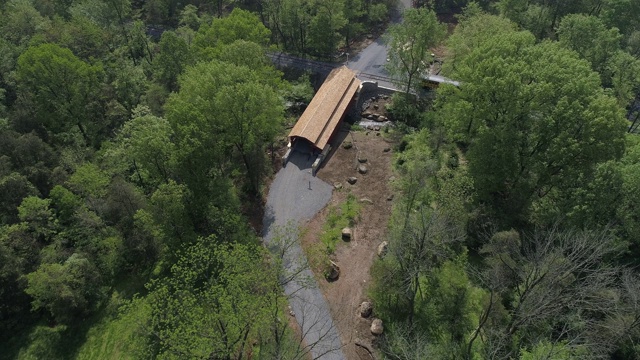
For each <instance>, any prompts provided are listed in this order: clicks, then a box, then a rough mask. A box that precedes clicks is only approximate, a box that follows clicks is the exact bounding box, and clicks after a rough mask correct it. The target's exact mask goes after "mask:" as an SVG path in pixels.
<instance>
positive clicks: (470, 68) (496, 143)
mask: <svg viewBox="0 0 640 360" xmlns="http://www.w3.org/2000/svg"><path fill="white" fill-rule="evenodd" d="M453 74H455V77H456V79H459V80H460V81H461V82H462V85H461V86H460V89H457V88H454V87H452V86H451V87H445V88H444V89H443V91H442V92H441V95H442V96H441V97H440V99H439V105H438V106H439V109H438V112H439V116H440V117H441V119H442V121H443V122H444V124H445V126H446V128H448V129H451V133H450V135H451V137H452V139H454V140H456V141H462V142H464V143H466V144H467V146H468V151H467V156H468V159H469V170H470V174H471V176H472V177H473V180H474V185H475V188H476V191H477V194H478V200H480V201H481V202H483V203H487V204H490V205H491V206H492V207H493V208H494V209H499V212H500V214H501V215H500V216H499V218H503V219H507V218H510V217H511V218H512V217H513V216H516V217H517V216H525V217H526V216H527V215H526V214H527V213H529V211H531V210H533V208H530V206H531V205H532V204H534V203H535V204H537V205H538V206H542V203H539V200H541V199H544V198H545V197H546V196H549V195H551V196H552V197H551V198H552V199H555V201H560V199H564V200H567V199H565V198H564V197H563V191H564V190H566V189H569V188H572V187H575V186H579V185H578V184H576V179H579V178H581V177H582V176H585V177H586V178H589V177H590V176H591V174H592V173H593V171H594V169H595V166H596V165H597V164H598V163H600V162H604V161H607V160H610V159H617V158H619V157H620V156H621V154H622V152H623V149H624V138H623V134H624V131H625V129H626V124H625V120H624V113H623V112H622V110H621V109H620V108H619V107H618V106H617V104H616V101H615V99H613V98H612V97H611V96H608V95H607V94H605V92H604V91H603V90H602V88H601V87H600V81H599V77H598V75H597V74H596V73H594V72H592V70H591V69H590V66H589V64H588V63H587V62H586V61H580V60H579V59H578V58H577V57H576V55H575V53H573V52H571V51H568V50H565V49H563V48H562V47H561V46H560V45H559V44H557V43H552V42H543V43H540V44H536V43H535V39H534V37H533V36H532V35H531V34H530V33H528V32H511V33H505V34H498V35H496V36H491V37H489V38H487V39H486V40H485V41H484V42H481V43H480V44H479V45H478V46H477V47H475V48H474V49H472V50H471V51H470V52H469V53H468V54H467V55H464V56H463V58H462V59H461V61H460V62H459V63H458V64H457V65H456V70H455V71H454V72H453ZM555 201H552V203H554V204H555V205H554V206H555V207H556V209H557V207H558V206H559V204H557V203H556V202H555ZM563 206H568V205H567V204H564V205H562V206H560V207H561V208H562V207H563ZM543 208H545V206H543ZM512 219H513V218H512Z"/></svg>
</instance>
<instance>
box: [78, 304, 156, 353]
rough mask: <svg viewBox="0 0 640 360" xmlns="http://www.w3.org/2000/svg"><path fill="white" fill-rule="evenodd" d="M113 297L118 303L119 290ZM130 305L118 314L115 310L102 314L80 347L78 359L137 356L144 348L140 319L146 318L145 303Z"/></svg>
mask: <svg viewBox="0 0 640 360" xmlns="http://www.w3.org/2000/svg"><path fill="white" fill-rule="evenodd" d="M114 295H115V296H114V297H112V302H113V303H114V304H119V303H120V302H121V300H119V299H117V294H114ZM135 304H136V305H137V306H135V307H134V306H129V307H128V308H127V310H126V311H125V312H123V313H122V314H121V315H118V312H117V311H113V312H112V313H111V314H110V315H108V316H104V317H102V319H100V321H98V322H96V323H95V324H94V325H93V326H92V327H91V328H90V329H89V330H88V331H87V333H86V338H85V341H84V343H83V344H82V346H80V348H78V352H77V353H76V356H75V359H78V360H80V359H82V360H93V359H96V360H97V359H113V360H116V359H135V358H137V357H138V355H139V354H141V353H142V352H144V345H145V343H144V335H143V334H141V333H140V321H141V319H143V318H144V311H145V307H144V303H143V302H136V303H135Z"/></svg>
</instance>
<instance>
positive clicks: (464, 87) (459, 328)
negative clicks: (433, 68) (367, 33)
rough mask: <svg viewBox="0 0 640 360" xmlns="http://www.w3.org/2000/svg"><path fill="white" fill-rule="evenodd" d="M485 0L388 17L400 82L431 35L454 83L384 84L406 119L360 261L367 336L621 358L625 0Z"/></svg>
mask: <svg viewBox="0 0 640 360" xmlns="http://www.w3.org/2000/svg"><path fill="white" fill-rule="evenodd" d="M432 3H433V2H427V5H428V4H431V5H435V8H436V10H437V9H438V4H432ZM435 3H437V2H435ZM484 5H485V6H484V8H483V7H482V6H481V5H479V4H477V3H473V4H469V5H468V6H467V7H466V8H465V9H464V11H463V13H461V14H459V15H458V16H457V20H458V23H457V26H456V27H455V30H454V31H453V32H452V33H451V34H450V35H449V36H445V30H444V29H443V28H442V25H439V24H438V23H437V18H436V15H435V14H434V13H433V12H431V11H430V10H428V9H421V10H412V11H411V14H408V15H409V16H406V17H405V22H404V23H403V24H402V25H397V26H394V27H392V28H391V29H390V30H391V31H390V34H391V39H390V44H392V53H391V55H390V60H391V62H390V65H389V66H390V67H391V70H393V71H396V72H397V73H399V74H403V75H404V82H403V84H405V86H406V90H407V92H409V90H411V86H417V85H419V83H420V81H419V80H418V79H419V77H418V76H419V74H421V73H422V72H423V71H424V69H425V67H426V66H427V64H426V63H425V61H424V60H425V59H427V60H429V58H428V56H427V54H428V53H429V51H426V50H427V49H429V48H430V47H432V46H434V45H437V44H439V43H440V41H443V44H444V46H445V47H446V52H447V54H446V58H445V61H444V64H443V73H444V74H446V75H447V76H449V77H450V78H453V79H456V80H458V81H460V86H459V87H455V86H453V85H441V86H440V88H439V89H438V90H437V94H436V96H435V100H434V101H433V103H427V104H423V103H421V102H420V101H416V100H415V99H414V98H413V97H412V96H406V95H405V96H400V95H396V97H395V102H394V106H393V109H392V110H393V111H394V112H395V114H396V115H397V116H399V117H401V118H403V119H405V121H407V122H408V123H410V124H412V125H413V126H414V127H416V128H417V129H416V130H415V131H413V132H411V131H410V132H409V134H408V135H406V136H405V138H404V140H403V141H402V143H401V144H400V145H399V149H398V150H399V151H400V152H401V153H400V154H399V155H398V156H397V158H396V164H395V167H396V171H397V172H398V173H399V174H400V175H401V178H400V180H399V181H397V184H396V185H397V190H398V191H399V192H400V193H401V194H402V196H401V198H399V199H397V200H396V202H395V209H394V213H393V218H392V220H391V222H390V224H389V231H390V235H389V237H390V239H389V253H388V255H387V256H386V257H385V258H384V259H383V260H380V261H378V262H377V263H376V264H375V265H374V268H373V269H372V271H373V276H374V278H375V279H376V284H375V285H374V287H373V288H372V289H371V295H372V297H373V299H374V304H375V305H376V306H377V308H376V309H377V311H378V313H379V315H381V316H382V318H383V319H384V320H386V323H385V327H386V330H387V329H388V330H389V333H388V334H387V336H386V338H385V339H383V340H382V341H381V351H382V353H383V354H385V356H387V357H388V358H390V359H637V358H639V357H640V346H639V341H640V328H639V327H638V325H640V323H639V322H638V319H640V316H639V315H640V313H639V312H638V310H639V309H640V307H639V306H638V305H640V303H639V302H638V299H639V297H638V295H639V294H640V275H639V274H638V272H637V265H638V257H639V256H640V246H639V245H640V238H639V237H638V220H639V218H638V206H637V203H638V202H637V193H638V191H639V190H640V187H639V185H640V183H639V182H638V179H639V177H638V176H639V175H640V173H639V172H638V171H639V170H640V168H638V166H639V165H638V164H639V163H638V160H640V159H639V158H638V154H639V153H640V152H639V151H640V143H639V138H638V135H636V134H633V132H635V131H634V130H635V123H634V122H635V121H636V120H637V118H638V111H639V110H640V109H639V108H638V106H637V97H638V93H639V90H640V60H639V59H640V58H639V56H640V52H639V48H638V39H640V38H639V36H640V21H638V17H637V14H638V11H640V8H639V6H640V3H639V2H637V1H617V0H612V1H607V0H605V1H519V0H506V1H505V0H503V1H497V2H495V3H493V4H484ZM427 29H431V31H429V32H428V33H429V34H430V35H429V36H416V35H415V34H426V33H427ZM445 37H446V38H445ZM403 44H412V45H413V46H412V47H407V46H403ZM393 45H395V46H393ZM425 56H427V57H425ZM407 84H409V85H407Z"/></svg>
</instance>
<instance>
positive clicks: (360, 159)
mask: <svg viewBox="0 0 640 360" xmlns="http://www.w3.org/2000/svg"><path fill="white" fill-rule="evenodd" d="M358 162H359V163H361V164H364V163H366V162H367V158H366V157H364V156H362V157H360V156H358Z"/></svg>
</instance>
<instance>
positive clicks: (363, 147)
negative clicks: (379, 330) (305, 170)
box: [303, 130, 393, 360]
mask: <svg viewBox="0 0 640 360" xmlns="http://www.w3.org/2000/svg"><path fill="white" fill-rule="evenodd" d="M377 134H380V133H379V132H376V131H356V132H351V133H348V132H347V131H346V130H343V132H342V133H341V134H340V135H341V136H338V139H337V140H338V141H340V142H345V141H350V142H351V143H353V145H354V146H353V147H352V148H351V149H344V148H343V147H342V146H337V147H336V148H335V150H334V152H333V153H332V155H331V157H330V158H329V159H328V161H326V162H325V165H324V167H323V168H321V169H320V171H318V177H319V178H321V179H322V180H324V181H325V182H327V183H329V184H335V183H341V184H342V186H343V188H342V189H340V190H334V191H333V196H332V197H331V200H330V202H329V206H327V207H325V208H324V209H323V210H321V211H320V213H319V214H318V215H317V216H315V217H314V218H313V219H312V220H311V221H310V222H309V223H308V225H307V231H306V232H305V234H304V237H303V247H305V248H306V249H313V248H314V246H315V247H317V246H318V245H317V244H318V243H319V241H320V240H319V235H320V233H321V231H322V227H323V225H324V223H325V218H326V216H327V213H328V211H329V210H328V209H329V207H330V206H331V205H334V206H335V205H338V204H341V203H342V202H344V200H345V199H346V197H347V195H348V194H350V193H351V194H353V195H355V196H356V198H357V199H358V201H360V204H361V210H360V218H359V221H358V222H357V224H356V226H355V228H354V239H353V240H352V241H350V242H342V243H341V244H339V245H338V247H337V250H336V252H335V254H333V255H332V256H331V259H332V260H333V261H335V262H336V263H337V264H338V266H339V267H340V271H341V272H340V277H339V278H338V280H336V281H334V282H331V283H329V282H327V281H326V280H324V278H322V275H321V274H320V275H319V276H318V274H317V272H316V276H317V278H318V279H319V283H320V289H321V290H322V293H323V294H324V297H325V299H326V300H327V302H328V303H329V308H330V309H331V313H332V315H333V318H334V320H335V323H336V326H337V327H338V330H339V332H340V337H341V340H342V344H343V352H344V354H345V356H346V358H347V359H354V360H355V359H357V360H359V359H371V356H370V355H369V354H368V353H367V352H366V351H365V350H364V349H362V348H361V347H359V346H356V345H355V343H356V342H359V343H365V344H371V342H372V341H373V340H374V336H373V335H371V332H370V326H371V325H370V324H371V323H370V321H371V319H363V318H360V317H359V316H358V315H357V311H358V306H359V305H360V303H361V302H362V301H364V300H367V295H366V289H367V285H368V283H369V282H370V275H369V269H370V268H371V265H372V263H373V260H374V259H375V257H376V256H377V255H376V249H377V247H378V245H379V243H380V242H381V241H383V240H384V239H385V237H386V230H387V223H388V221H389V216H390V213H391V204H392V201H391V200H388V198H389V197H390V195H391V194H392V191H391V188H390V177H391V160H392V152H393V151H387V152H385V151H384V150H385V149H390V148H392V144H391V143H390V142H389V141H387V140H385V138H384V136H382V134H381V135H379V136H377ZM358 157H359V158H361V159H362V158H364V157H366V158H367V162H366V163H364V164H365V165H366V166H367V168H368V172H367V173H366V174H364V175H363V174H359V173H358V171H357V170H356V167H357V165H358V164H359V162H358ZM351 176H354V177H357V178H358V180H357V182H356V183H355V184H354V185H350V184H349V183H347V181H346V179H347V178H348V177H351ZM374 313H375V309H374Z"/></svg>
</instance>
